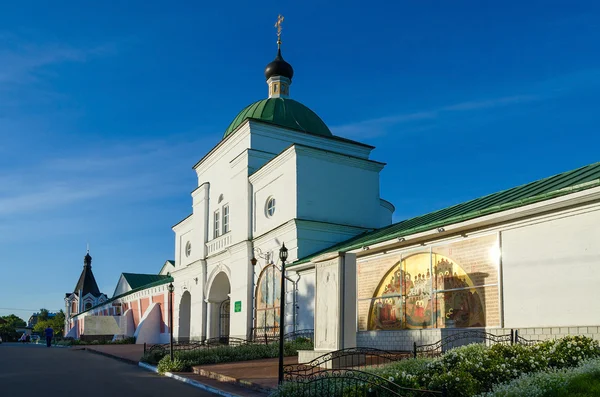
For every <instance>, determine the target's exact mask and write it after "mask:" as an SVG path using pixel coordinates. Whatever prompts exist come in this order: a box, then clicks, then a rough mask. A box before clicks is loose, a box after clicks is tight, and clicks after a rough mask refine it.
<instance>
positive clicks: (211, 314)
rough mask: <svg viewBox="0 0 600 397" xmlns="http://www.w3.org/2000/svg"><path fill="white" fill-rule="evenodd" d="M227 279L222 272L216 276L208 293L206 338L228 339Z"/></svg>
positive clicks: (229, 288)
mask: <svg viewBox="0 0 600 397" xmlns="http://www.w3.org/2000/svg"><path fill="white" fill-rule="evenodd" d="M230 292H231V285H230V284H229V278H228V277H227V275H226V274H225V273H223V272H221V273H219V274H217V275H216V277H215V278H214V279H213V282H212V284H211V286H210V290H209V293H208V302H209V311H208V337H209V338H217V337H228V336H229V330H230V313H231V305H230V303H229V293H230Z"/></svg>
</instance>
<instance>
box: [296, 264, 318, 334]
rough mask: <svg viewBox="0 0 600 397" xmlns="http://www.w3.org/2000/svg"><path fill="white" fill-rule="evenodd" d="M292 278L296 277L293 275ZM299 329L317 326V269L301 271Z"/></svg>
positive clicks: (298, 303) (297, 318)
mask: <svg viewBox="0 0 600 397" xmlns="http://www.w3.org/2000/svg"><path fill="white" fill-rule="evenodd" d="M292 278H295V277H294V276H292ZM296 303H297V305H298V308H297V310H298V315H297V317H296V322H297V329H298V330H303V329H314V328H315V269H311V270H308V271H305V272H300V280H299V281H298V301H297V302H296Z"/></svg>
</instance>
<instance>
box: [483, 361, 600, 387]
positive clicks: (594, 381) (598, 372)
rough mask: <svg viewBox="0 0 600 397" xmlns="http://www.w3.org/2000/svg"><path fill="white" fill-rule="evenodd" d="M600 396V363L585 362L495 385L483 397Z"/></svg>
mask: <svg viewBox="0 0 600 397" xmlns="http://www.w3.org/2000/svg"><path fill="white" fill-rule="evenodd" d="M599 395H600V359H598V358H593V359H590V360H585V361H583V362H582V363H581V364H580V365H579V366H577V367H575V368H563V369H550V370H547V371H539V372H534V373H530V374H525V375H523V376H521V377H519V378H517V379H514V380H512V381H510V382H506V383H502V384H499V385H495V386H494V387H493V390H492V391H490V392H487V393H483V394H481V395H480V397H555V396H571V397H589V396H599Z"/></svg>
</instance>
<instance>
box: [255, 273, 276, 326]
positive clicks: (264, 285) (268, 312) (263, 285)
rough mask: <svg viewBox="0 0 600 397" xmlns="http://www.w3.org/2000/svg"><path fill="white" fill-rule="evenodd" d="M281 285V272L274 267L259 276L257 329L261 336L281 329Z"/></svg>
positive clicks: (257, 287)
mask: <svg viewBox="0 0 600 397" xmlns="http://www.w3.org/2000/svg"><path fill="white" fill-rule="evenodd" d="M280 283H281V272H280V271H279V270H277V269H276V268H275V266H273V265H269V266H267V267H265V268H264V269H263V271H262V272H261V274H260V276H259V279H258V284H257V286H256V318H255V328H256V330H257V332H258V333H259V334H260V333H264V332H266V333H269V332H275V331H276V330H277V329H279V307H280V297H281V284H280Z"/></svg>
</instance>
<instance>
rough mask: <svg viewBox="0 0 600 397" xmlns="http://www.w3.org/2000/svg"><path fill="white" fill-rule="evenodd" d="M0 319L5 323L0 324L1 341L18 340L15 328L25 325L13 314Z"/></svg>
mask: <svg viewBox="0 0 600 397" xmlns="http://www.w3.org/2000/svg"><path fill="white" fill-rule="evenodd" d="M2 319H3V320H4V321H6V323H4V324H0V336H2V340H4V341H7V342H8V341H16V340H17V339H19V334H18V333H17V330H16V328H18V327H24V326H25V325H27V323H26V322H25V321H23V319H21V318H20V317H17V316H16V315H14V314H11V315H8V316H3V317H2Z"/></svg>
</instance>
